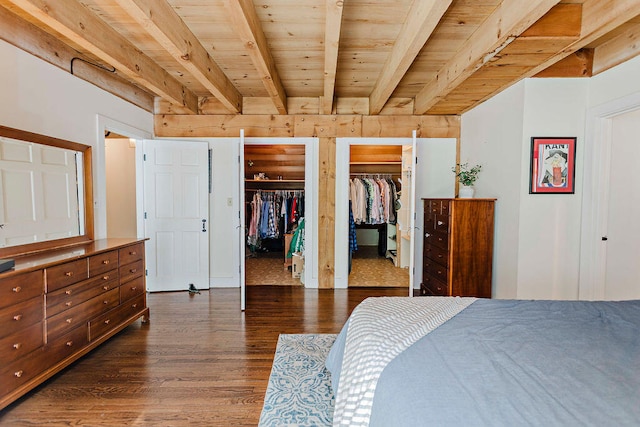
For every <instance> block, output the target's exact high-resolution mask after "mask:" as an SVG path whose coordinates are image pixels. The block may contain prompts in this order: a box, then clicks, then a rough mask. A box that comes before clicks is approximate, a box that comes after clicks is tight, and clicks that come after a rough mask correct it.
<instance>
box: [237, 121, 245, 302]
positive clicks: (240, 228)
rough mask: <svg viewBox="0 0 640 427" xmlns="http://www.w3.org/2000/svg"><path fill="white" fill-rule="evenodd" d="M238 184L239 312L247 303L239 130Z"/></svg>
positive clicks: (241, 143)
mask: <svg viewBox="0 0 640 427" xmlns="http://www.w3.org/2000/svg"><path fill="white" fill-rule="evenodd" d="M238 182H239V183H240V194H239V195H238V209H239V212H238V220H239V224H238V233H239V238H240V310H242V311H244V309H245V308H246V302H247V292H246V291H247V275H246V271H245V268H246V258H245V248H246V233H245V228H246V227H245V212H246V211H245V209H244V129H240V147H239V154H238Z"/></svg>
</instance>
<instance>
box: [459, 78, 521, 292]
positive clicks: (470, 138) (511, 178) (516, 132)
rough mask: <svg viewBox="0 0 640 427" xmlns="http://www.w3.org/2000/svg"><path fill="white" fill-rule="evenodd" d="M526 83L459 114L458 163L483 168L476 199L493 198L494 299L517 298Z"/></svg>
mask: <svg viewBox="0 0 640 427" xmlns="http://www.w3.org/2000/svg"><path fill="white" fill-rule="evenodd" d="M524 93H525V91H524V84H518V85H515V86H512V87H511V88H509V89H507V90H506V91H504V92H503V93H501V94H500V95H499V96H496V97H494V98H491V99H489V100H488V101H486V102H484V103H483V104H481V105H480V106H479V107H477V108H474V109H473V110H471V111H469V112H468V113H466V114H464V115H463V116H462V128H461V135H460V140H461V147H460V161H461V162H462V163H464V162H467V161H469V162H471V163H472V164H476V163H479V164H481V165H482V167H483V169H482V171H481V172H480V175H479V179H478V181H477V182H476V185H475V187H476V195H475V197H497V198H498V200H497V201H496V206H495V236H494V256H493V296H494V297H500V298H515V297H516V290H517V289H516V286H515V284H516V283H517V271H518V230H519V228H520V225H519V224H520V209H519V207H520V196H521V189H520V176H521V175H522V174H523V171H522V162H521V157H522V153H523V151H524V152H528V150H526V148H525V149H523V145H524V144H523V143H522V140H523V138H522V126H523V119H524V117H523V115H524V112H523V111H524Z"/></svg>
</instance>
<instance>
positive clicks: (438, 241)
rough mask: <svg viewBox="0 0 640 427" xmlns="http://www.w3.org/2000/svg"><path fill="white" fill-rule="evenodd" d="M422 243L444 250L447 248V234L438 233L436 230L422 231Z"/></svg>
mask: <svg viewBox="0 0 640 427" xmlns="http://www.w3.org/2000/svg"><path fill="white" fill-rule="evenodd" d="M424 243H425V244H426V245H433V246H437V247H439V248H442V249H444V250H448V249H449V235H448V234H445V233H439V232H437V231H427V232H425V233H424Z"/></svg>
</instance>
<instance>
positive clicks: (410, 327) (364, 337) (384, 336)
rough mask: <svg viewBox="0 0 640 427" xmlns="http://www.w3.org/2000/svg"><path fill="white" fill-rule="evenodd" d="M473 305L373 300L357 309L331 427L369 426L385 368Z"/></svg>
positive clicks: (441, 300) (449, 301) (446, 300)
mask: <svg viewBox="0 0 640 427" xmlns="http://www.w3.org/2000/svg"><path fill="white" fill-rule="evenodd" d="M475 300H476V298H459V297H455V298H452V297H425V298H408V297H406V298H404V297H377V298H367V299H366V300H364V301H363V302H362V303H361V304H360V305H358V306H357V307H356V308H355V309H354V311H353V313H352V314H351V317H350V320H349V326H348V329H347V339H346V344H345V350H344V358H343V363H342V373H341V375H340V386H339V389H338V395H337V396H336V404H335V411H334V414H333V425H334V426H350V427H354V426H368V425H369V419H370V416H371V405H372V404H373V395H374V392H375V389H376V384H377V382H378V378H379V377H380V374H381V373H382V371H383V369H384V368H385V366H386V365H387V364H388V363H389V362H390V361H391V360H393V358H394V357H396V356H397V355H398V354H400V353H401V352H402V351H404V350H405V349H407V348H408V347H409V346H411V345H412V344H413V343H415V342H416V341H418V340H419V339H420V338H422V337H423V336H425V335H426V334H428V333H429V332H431V331H433V330H434V329H436V328H437V327H438V326H440V325H442V324H443V323H444V322H446V321H447V320H449V319H451V318H452V317H453V316H455V315H456V314H458V313H459V312H460V311H462V310H463V309H464V308H466V307H467V306H469V305H470V304H471V303H473V302H474V301H475Z"/></svg>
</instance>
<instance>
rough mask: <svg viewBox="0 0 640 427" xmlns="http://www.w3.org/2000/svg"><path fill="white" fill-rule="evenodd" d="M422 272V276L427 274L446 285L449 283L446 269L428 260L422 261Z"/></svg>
mask: <svg viewBox="0 0 640 427" xmlns="http://www.w3.org/2000/svg"><path fill="white" fill-rule="evenodd" d="M422 271H423V275H424V274H427V275H430V276H433V277H435V278H437V279H438V280H440V281H442V282H444V283H447V282H448V281H449V278H448V276H447V274H448V271H449V270H448V269H447V268H446V267H443V266H441V265H440V264H437V263H435V262H434V261H432V260H430V259H428V258H426V259H425V260H424V266H423V269H422Z"/></svg>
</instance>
